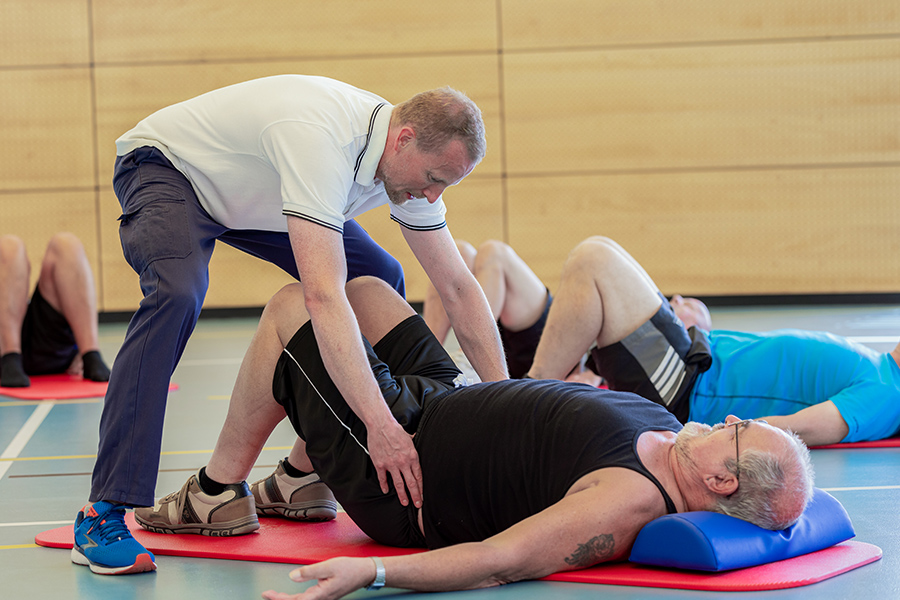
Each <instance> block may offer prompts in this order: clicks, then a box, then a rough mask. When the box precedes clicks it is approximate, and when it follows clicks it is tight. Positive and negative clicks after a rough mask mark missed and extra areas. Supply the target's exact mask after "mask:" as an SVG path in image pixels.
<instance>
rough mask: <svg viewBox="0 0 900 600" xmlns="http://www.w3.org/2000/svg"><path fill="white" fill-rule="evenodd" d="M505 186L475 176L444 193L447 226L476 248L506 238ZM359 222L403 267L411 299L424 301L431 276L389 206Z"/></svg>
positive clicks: (365, 216)
mask: <svg viewBox="0 0 900 600" xmlns="http://www.w3.org/2000/svg"><path fill="white" fill-rule="evenodd" d="M501 184H502V182H501V180H500V179H499V178H492V177H487V178H485V177H482V178H476V177H474V175H473V176H470V177H467V178H466V179H465V180H464V181H463V182H462V183H460V184H459V185H458V186H455V187H452V188H450V189H449V190H447V191H446V192H445V193H444V200H445V201H446V203H447V226H448V227H449V229H450V233H451V234H452V235H453V237H455V238H458V239H464V240H467V241H469V242H471V243H473V244H475V245H476V246H477V245H478V244H480V243H481V242H483V241H485V240H489V239H502V237H503V221H504V210H503V200H502V189H501ZM357 222H358V223H359V224H360V225H362V226H363V228H364V229H365V230H366V231H367V232H369V235H371V236H372V238H373V239H374V240H375V241H376V242H378V243H379V244H380V245H381V247H382V248H384V249H385V250H387V251H388V252H390V253H391V255H392V256H394V257H395V258H396V259H397V260H399V261H400V264H402V265H403V272H404V274H405V275H406V296H407V298H408V299H409V300H410V301H421V300H422V299H423V298H424V297H425V290H426V288H427V285H428V277H427V276H426V275H425V272H424V271H423V270H422V267H420V266H419V263H418V261H417V260H416V257H415V256H414V255H413V253H412V251H411V250H410V249H409V246H407V245H406V240H405V239H404V238H403V234H402V232H401V231H400V226H399V225H398V224H397V223H395V222H394V221H391V220H390V214H389V209H388V207H386V206H383V207H381V208H378V209H376V210H373V211H369V212H368V213H366V214H364V215H362V216H361V217H360V218H358V219H357Z"/></svg>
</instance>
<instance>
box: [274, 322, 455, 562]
mask: <svg viewBox="0 0 900 600" xmlns="http://www.w3.org/2000/svg"><path fill="white" fill-rule="evenodd" d="M363 342H364V345H365V348H366V353H367V354H368V357H369V363H370V365H371V367H372V373H373V374H374V375H375V380H376V381H377V382H378V385H379V387H380V388H381V393H382V396H384V400H385V403H386V404H387V405H388V407H389V408H390V410H391V413H392V414H393V415H394V418H396V419H397V421H398V422H399V423H400V425H402V426H403V428H404V429H405V430H406V431H407V433H410V434H412V433H415V432H416V429H417V428H418V425H419V420H420V419H421V416H422V411H423V408H424V407H425V406H426V405H427V404H428V403H430V402H433V401H434V400H435V399H437V398H439V397H441V396H443V395H444V394H446V393H447V392H449V391H450V390H452V389H454V387H455V386H456V384H457V382H458V381H459V380H460V378H461V373H460V371H459V369H457V368H456V365H455V364H454V362H453V360H452V359H451V358H450V356H449V355H448V354H447V352H446V351H445V350H444V348H443V347H442V346H441V344H440V343H439V342H438V341H437V339H436V338H435V337H434V335H432V333H431V331H430V330H429V329H428V326H427V325H425V321H423V320H422V318H421V317H420V316H418V315H413V316H411V317H409V318H408V319H406V320H404V321H403V322H401V323H400V324H398V325H397V326H396V327H394V329H392V330H391V331H390V332H388V334H387V335H385V336H384V338H382V339H381V341H379V342H378V343H377V344H375V346H374V347H372V346H371V345H370V344H369V343H368V341H366V340H365V339H363ZM272 393H273V394H274V396H275V400H276V401H277V402H278V403H279V404H281V405H282V406H283V407H284V410H285V412H286V413H287V416H288V418H289V419H290V421H291V424H292V425H293V426H294V430H295V431H296V432H297V434H298V435H299V436H300V437H301V438H303V439H304V440H305V441H306V451H307V454H308V455H309V458H310V460H311V461H312V464H313V467H314V468H315V470H316V472H317V473H318V474H319V477H321V478H322V481H324V482H325V484H326V485H328V487H329V488H330V489H331V491H332V492H334V495H335V498H337V500H338V502H340V504H341V506H342V507H343V509H344V510H345V511H346V512H347V514H348V515H350V517H351V518H352V519H353V521H354V522H355V523H356V524H357V525H359V527H360V529H362V530H363V531H364V532H365V533H366V535H368V536H369V537H371V538H372V539H373V540H375V541H377V542H379V543H381V544H387V545H390V546H400V547H425V538H424V537H423V536H422V533H421V531H420V530H419V526H418V519H417V517H418V515H417V509H416V508H415V507H414V506H413V504H412V502H410V503H409V506H407V507H404V506H402V505H401V504H400V501H399V500H398V499H397V492H396V490H395V489H394V487H393V483H392V482H391V481H390V477H388V483H389V486H390V491H389V492H388V493H387V494H383V493H382V492H381V486H380V485H379V483H378V475H377V473H376V471H375V466H374V465H373V464H372V461H371V460H370V459H369V455H368V451H367V450H366V447H367V435H366V428H365V425H364V424H363V422H362V421H361V420H360V419H359V418H358V417H357V416H356V414H354V412H353V411H352V410H351V409H350V407H349V406H348V405H347V403H346V402H345V401H344V398H343V397H342V396H341V394H340V392H338V389H337V387H336V386H335V384H334V382H333V381H332V379H331V377H330V376H329V374H328V372H327V371H326V370H325V365H324V364H323V363H322V358H321V356H320V354H319V347H318V344H317V343H316V338H315V334H314V333H313V329H312V324H311V323H309V322H307V323H306V324H305V325H303V327H301V328H300V329H299V330H298V331H297V333H296V334H295V335H294V337H293V338H291V341H290V342H289V343H288V345H287V347H286V348H285V351H284V352H283V353H282V355H281V357H280V358H279V359H278V363H277V364H276V366H275V377H274V380H273V382H272ZM424 484H425V485H426V486H427V485H428V484H427V482H424Z"/></svg>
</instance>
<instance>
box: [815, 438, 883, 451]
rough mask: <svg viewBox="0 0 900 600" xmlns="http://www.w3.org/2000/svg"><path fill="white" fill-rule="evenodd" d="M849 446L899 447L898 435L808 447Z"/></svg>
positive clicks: (835, 447) (838, 448) (847, 447)
mask: <svg viewBox="0 0 900 600" xmlns="http://www.w3.org/2000/svg"><path fill="white" fill-rule="evenodd" d="M849 448H900V437H891V438H887V439H884V440H874V441H871V442H847V443H845V444H825V445H824V446H810V447H809V449H810V450H830V449H835V450H846V449H849Z"/></svg>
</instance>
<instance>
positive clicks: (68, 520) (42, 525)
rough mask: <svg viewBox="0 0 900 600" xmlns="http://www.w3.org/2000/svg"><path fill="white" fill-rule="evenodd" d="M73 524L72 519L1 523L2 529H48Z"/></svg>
mask: <svg viewBox="0 0 900 600" xmlns="http://www.w3.org/2000/svg"><path fill="white" fill-rule="evenodd" d="M71 522H72V519H67V520H65V521H28V522H22V523H0V527H27V526H30V525H40V526H41V527H47V526H48V525H69V524H70V523H71Z"/></svg>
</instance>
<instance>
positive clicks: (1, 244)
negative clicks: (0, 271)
mask: <svg viewBox="0 0 900 600" xmlns="http://www.w3.org/2000/svg"><path fill="white" fill-rule="evenodd" d="M25 258H26V252H25V242H23V241H22V238H20V237H19V236H17V235H12V234H6V235H0V260H2V261H3V262H13V261H17V260H18V261H21V260H23V259H25Z"/></svg>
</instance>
